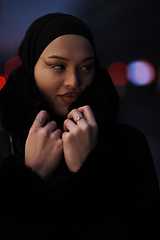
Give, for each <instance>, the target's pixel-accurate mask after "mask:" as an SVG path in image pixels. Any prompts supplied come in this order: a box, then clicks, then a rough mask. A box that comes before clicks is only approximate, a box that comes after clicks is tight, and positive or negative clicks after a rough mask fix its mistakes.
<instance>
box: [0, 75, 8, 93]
mask: <svg viewBox="0 0 160 240" xmlns="http://www.w3.org/2000/svg"><path fill="white" fill-rule="evenodd" d="M7 79H8V77H7V76H6V75H5V74H0V90H1V89H2V88H3V86H4V85H5V84H6V82H7Z"/></svg>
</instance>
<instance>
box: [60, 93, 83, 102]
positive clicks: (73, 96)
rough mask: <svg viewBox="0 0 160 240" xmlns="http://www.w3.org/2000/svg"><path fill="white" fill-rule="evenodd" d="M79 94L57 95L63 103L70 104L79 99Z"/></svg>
mask: <svg viewBox="0 0 160 240" xmlns="http://www.w3.org/2000/svg"><path fill="white" fill-rule="evenodd" d="M79 95H80V93H78V92H66V93H64V94H62V95H58V96H59V97H60V98H61V99H62V100H63V101H64V102H66V103H72V102H75V101H76V99H77V98H78V97H79Z"/></svg>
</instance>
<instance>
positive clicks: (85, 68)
mask: <svg viewBox="0 0 160 240" xmlns="http://www.w3.org/2000/svg"><path fill="white" fill-rule="evenodd" d="M93 66H94V65H86V66H83V67H81V70H82V71H85V72H89V71H90V70H92V69H93Z"/></svg>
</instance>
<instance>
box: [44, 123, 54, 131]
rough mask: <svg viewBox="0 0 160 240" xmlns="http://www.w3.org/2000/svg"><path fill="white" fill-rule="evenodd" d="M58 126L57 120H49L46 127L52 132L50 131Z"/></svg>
mask: <svg viewBox="0 0 160 240" xmlns="http://www.w3.org/2000/svg"><path fill="white" fill-rule="evenodd" d="M56 127H57V123H56V122H55V121H50V122H48V123H47V124H46V125H45V126H44V129H45V130H46V131H47V132H48V133H50V132H53V131H54V130H55V129H56Z"/></svg>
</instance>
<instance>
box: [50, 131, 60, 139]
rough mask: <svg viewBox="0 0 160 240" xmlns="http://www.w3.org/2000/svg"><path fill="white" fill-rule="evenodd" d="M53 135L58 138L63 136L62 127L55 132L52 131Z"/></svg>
mask: <svg viewBox="0 0 160 240" xmlns="http://www.w3.org/2000/svg"><path fill="white" fill-rule="evenodd" d="M52 136H54V137H55V138H56V139H59V138H61V136H62V131H61V129H56V130H55V131H54V132H52Z"/></svg>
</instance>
